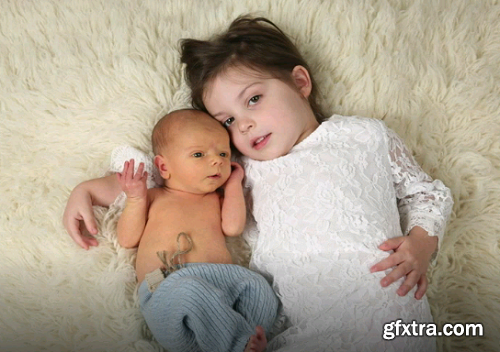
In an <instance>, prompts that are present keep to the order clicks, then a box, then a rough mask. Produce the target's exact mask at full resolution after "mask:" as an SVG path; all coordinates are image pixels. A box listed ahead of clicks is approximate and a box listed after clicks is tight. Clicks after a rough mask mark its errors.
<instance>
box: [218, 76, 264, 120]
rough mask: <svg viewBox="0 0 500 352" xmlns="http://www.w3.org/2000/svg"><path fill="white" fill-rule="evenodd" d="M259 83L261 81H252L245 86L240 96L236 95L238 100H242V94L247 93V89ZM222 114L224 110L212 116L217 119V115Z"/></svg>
mask: <svg viewBox="0 0 500 352" xmlns="http://www.w3.org/2000/svg"><path fill="white" fill-rule="evenodd" d="M257 84H260V82H253V83H250V84H249V85H247V86H246V87H245V88H243V90H242V91H241V92H240V94H238V96H237V97H236V100H241V98H242V96H243V95H244V94H245V92H246V91H247V89H249V88H251V87H252V86H255V85H257ZM220 115H224V112H218V113H217V114H213V115H212V117H213V118H215V119H217V117H218V116H220Z"/></svg>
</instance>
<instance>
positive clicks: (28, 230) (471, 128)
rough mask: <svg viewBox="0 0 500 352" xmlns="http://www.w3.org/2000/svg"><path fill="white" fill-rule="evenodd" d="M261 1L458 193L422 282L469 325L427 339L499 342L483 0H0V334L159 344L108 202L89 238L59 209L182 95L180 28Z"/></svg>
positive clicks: (493, 53)
mask: <svg viewBox="0 0 500 352" xmlns="http://www.w3.org/2000/svg"><path fill="white" fill-rule="evenodd" d="M248 12H253V13H257V14H260V15H264V16H267V17H269V18H270V19H271V20H273V21H275V22H276V23H277V24H278V25H279V26H281V27H282V29H283V30H285V31H286V32H287V33H289V34H290V35H291V36H292V37H293V39H294V41H295V42H296V43H297V44H298V46H299V48H300V49H301V50H302V52H303V54H304V56H305V57H306V58H307V59H308V60H309V62H310V64H311V66H312V70H313V72H314V74H315V75H316V78H317V81H318V85H319V86H320V90H321V91H322V92H323V97H324V105H325V108H326V110H327V111H328V112H329V113H333V112H336V113H341V114H358V115H363V116H370V117H374V118H381V119H384V120H385V121H386V123H387V124H388V125H389V126H390V127H391V128H393V129H395V130H396V131H397V132H398V133H399V134H400V135H401V136H402V137H403V138H404V139H405V141H406V142H407V144H408V145H409V147H410V148H411V149H412V150H413V151H414V153H415V155H416V158H417V160H418V161H419V162H420V163H421V164H422V166H423V168H424V169H425V170H426V171H427V172H428V173H429V174H430V175H432V176H433V177H436V178H440V179H441V180H442V181H444V183H445V184H446V185H448V186H449V187H450V188H451V190H452V192H453V196H454V199H455V206H454V208H453V214H452V219H451V221H450V223H449V226H448V230H447V234H446V238H445V240H444V242H443V245H442V250H441V252H440V254H439V257H438V262H437V265H436V266H435V267H433V268H432V271H431V285H430V288H429V290H428V295H429V299H430V302H431V305H432V311H433V314H434V317H435V320H436V322H438V323H439V324H444V323H445V322H451V323H466V322H475V323H476V322H480V323H483V324H484V328H485V336H484V337H465V336H462V337H446V338H445V337H441V338H439V339H438V348H439V350H440V351H498V350H500V347H499V337H498V336H500V242H499V240H500V20H499V18H500V3H499V1H498V0H484V1H470V0H456V1H453V0H436V1H429V0H420V1H397V0H380V1H376V0H367V1H352V0H335V1H319V0H318V1H314V0H309V1H299V0H289V1H271V0H242V1H240V0H234V1H217V0H206V1H205V0H204V1H195V0H175V1H174V0H170V1H163V0H144V1H143V0H67V1H58V0H39V1H19V0H2V1H1V2H0V141H1V142H0V251H1V255H0V273H1V275H0V307H1V310H0V351H153V350H160V348H159V346H158V345H157V344H156V343H155V342H152V341H151V339H150V336H149V335H148V333H147V330H146V329H145V328H144V323H143V321H142V318H141V315H140V313H139V311H138V305H137V302H136V299H135V296H134V280H135V278H134V270H133V266H132V260H133V255H134V252H133V250H125V249H122V248H119V246H118V245H117V242H116V240H115V237H114V236H115V223H116V211H114V210H111V211H106V210H105V209H102V208H101V209H96V212H97V214H98V217H99V219H100V223H101V225H102V229H101V232H100V235H99V241H100V246H99V247H98V248H94V249H92V250H90V251H85V250H83V249H81V248H80V247H78V246H77V245H76V244H75V243H73V241H72V240H71V239H70V237H69V236H68V235H67V234H66V232H65V230H64V228H63V226H62V223H61V218H62V214H63V210H64V207H65V204H66V201H67V198H68V196H69V194H70V191H71V190H72V189H73V187H75V186H76V185H77V184H78V183H80V182H81V181H84V180H87V179H89V178H95V177H98V176H101V175H103V174H104V173H105V172H106V168H107V165H108V163H109V156H110V153H111V150H112V149H113V148H114V147H116V146H118V145H121V144H129V145H133V146H135V147H138V148H140V149H142V150H144V151H149V150H150V146H149V135H150V132H151V129H152V127H153V125H154V123H155V122H156V119H157V118H158V116H159V114H160V113H161V112H162V111H163V112H164V111H168V110H171V109H174V108H180V107H185V106H187V105H188V104H189V99H188V97H189V95H188V90H187V88H186V86H185V84H184V82H183V75H182V68H181V65H180V63H179V54H178V40H179V39H180V38H183V37H196V38H206V37H207V36H208V35H209V34H211V33H215V32H218V31H220V30H221V29H223V28H225V27H226V26H227V25H228V24H229V22H230V21H231V20H232V19H234V18H235V17H236V16H238V15H240V14H243V13H248Z"/></svg>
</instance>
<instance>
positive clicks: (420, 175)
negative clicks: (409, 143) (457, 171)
mask: <svg viewBox="0 0 500 352" xmlns="http://www.w3.org/2000/svg"><path fill="white" fill-rule="evenodd" d="M387 137H388V146H389V157H390V163H391V169H392V176H393V181H394V188H395V190H396V197H397V199H398V209H399V214H400V218H401V227H402V230H403V234H404V235H407V236H404V237H397V238H391V239H389V240H387V241H385V242H384V243H382V244H381V245H380V246H379V248H380V249H382V250H384V251H390V250H394V251H395V252H394V253H392V254H391V255H390V256H389V257H388V258H386V259H384V260H382V261H381V262H379V263H377V264H376V265H374V266H373V267H372V268H371V271H372V272H374V271H382V270H386V269H389V268H391V267H393V266H396V268H395V269H394V270H392V271H391V272H390V273H389V274H388V275H387V276H386V277H384V278H383V279H382V281H381V285H382V286H383V287H386V286H388V285H390V284H392V283H393V282H394V281H396V280H398V279H399V278H401V277H404V276H406V279H405V281H404V283H403V284H402V285H401V287H399V289H398V291H397V293H398V294H399V295H400V296H404V295H406V294H407V293H408V292H409V291H410V290H411V289H412V288H413V287H414V286H415V285H418V290H417V292H416V293H415V297H416V298H417V299H420V298H422V297H423V295H424V293H425V291H426V289H427V277H426V273H427V269H428V267H429V263H430V259H431V258H432V256H433V254H434V253H435V251H436V250H437V248H438V247H439V244H440V242H441V239H442V237H443V234H444V230H445V227H446V222H447V221H448V218H449V216H450V213H451V208H452V206H453V199H452V197H451V192H450V190H449V189H448V188H447V187H446V186H445V185H444V184H443V183H442V182H441V181H439V180H432V179H431V177H429V175H427V174H426V173H425V172H424V171H423V170H422V168H421V167H420V166H419V165H418V164H417V163H416V161H415V159H414V158H413V156H412V155H411V153H410V151H409V150H408V148H406V146H405V144H404V142H403V141H402V140H401V138H400V137H399V136H398V135H397V134H396V133H394V132H393V131H391V130H389V129H387Z"/></svg>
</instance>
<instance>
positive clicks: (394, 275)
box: [370, 226, 437, 299]
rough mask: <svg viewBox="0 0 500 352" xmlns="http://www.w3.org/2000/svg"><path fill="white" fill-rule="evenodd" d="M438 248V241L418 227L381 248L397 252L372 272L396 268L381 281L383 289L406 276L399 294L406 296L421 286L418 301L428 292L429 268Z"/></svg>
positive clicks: (417, 295)
mask: <svg viewBox="0 0 500 352" xmlns="http://www.w3.org/2000/svg"><path fill="white" fill-rule="evenodd" d="M436 247H437V238H436V237H431V236H429V235H428V234H427V231H425V230H424V229H422V228H420V227H418V226H416V227H414V228H413V229H412V230H411V231H410V234H409V235H408V236H401V237H395V238H391V239H389V240H387V241H385V242H384V243H382V244H381V245H380V246H379V248H380V249H381V250H383V251H390V250H394V253H392V254H391V255H390V256H389V257H387V258H385V259H384V260H382V261H380V262H379V263H377V264H375V265H374V266H372V267H371V269H370V271H371V272H375V271H383V270H386V269H389V268H391V267H393V266H396V268H394V269H393V270H392V271H391V272H390V273H389V274H388V275H387V276H385V277H384V278H383V279H382V280H381V281H380V284H381V285H382V287H387V286H389V285H390V284H392V283H393V282H394V281H397V280H398V279H400V278H402V277H403V276H405V275H406V279H405V281H404V282H403V284H402V285H401V286H400V287H399V289H398V290H397V294H398V295H400V296H406V294H407V293H408V292H409V291H410V290H411V289H412V288H413V287H414V286H415V285H417V286H418V289H417V291H416V292H415V298H416V299H421V298H422V297H423V296H424V294H425V291H426V290H427V285H428V282H427V275H426V273H427V268H428V267H429V263H430V260H431V257H432V254H433V253H434V251H435V249H436Z"/></svg>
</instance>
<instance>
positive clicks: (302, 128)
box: [65, 18, 452, 351]
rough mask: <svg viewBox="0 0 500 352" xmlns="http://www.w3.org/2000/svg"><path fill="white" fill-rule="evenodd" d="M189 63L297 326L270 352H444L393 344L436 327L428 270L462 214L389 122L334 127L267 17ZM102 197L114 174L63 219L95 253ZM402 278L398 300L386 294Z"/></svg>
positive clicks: (257, 252) (196, 45)
mask: <svg viewBox="0 0 500 352" xmlns="http://www.w3.org/2000/svg"><path fill="white" fill-rule="evenodd" d="M182 61H183V62H184V63H185V64H186V73H187V79H188V84H189V86H190V88H191V89H192V99H193V106H194V107H195V108H198V109H201V110H204V111H207V112H208V113H210V114H211V115H212V116H213V117H214V118H216V119H217V120H218V121H220V122H221V123H222V124H223V125H224V126H225V127H226V128H227V129H228V131H229V133H230V136H231V140H232V142H233V145H234V146H235V147H236V148H237V149H238V151H239V152H241V154H242V157H241V162H242V163H243V164H244V166H245V170H246V187H247V189H248V190H249V200H250V210H251V212H252V214H253V217H254V219H255V222H254V224H253V226H252V224H250V226H249V229H248V231H247V232H246V234H244V236H245V237H246V239H247V241H248V242H249V244H250V247H251V249H252V258H251V262H250V267H251V268H252V269H253V270H256V271H258V272H260V273H262V274H263V275H265V276H267V277H268V278H269V279H270V280H272V282H273V288H274V290H275V291H276V293H277V294H278V296H279V298H280V299H281V301H282V304H283V311H284V313H285V315H286V317H287V318H288V326H287V329H286V330H285V331H283V332H282V333H281V334H279V335H277V336H276V337H275V338H274V339H273V340H272V341H270V343H269V345H268V350H272V351H278V350H279V351H332V350H333V351H354V350H363V351H391V350H394V351H399V350H404V351H434V350H435V341H434V339H433V338H429V337H413V336H408V335H405V336H400V337H396V338H395V339H393V340H390V341H386V340H384V339H383V333H384V325H385V324H389V323H391V322H392V321H395V320H398V319H401V320H402V321H403V322H404V323H412V321H416V322H417V323H429V322H432V316H431V314H430V310H429V305H428V302H427V299H426V298H425V296H424V293H425V291H426V288H427V279H426V276H425V273H426V271H427V268H428V263H429V260H430V259H431V256H432V254H433V253H434V252H435V250H436V249H437V246H438V239H440V238H441V237H442V235H443V233H444V228H445V224H446V221H447V218H448V216H449V214H450V211H451V206H452V199H451V196H450V192H449V190H448V189H447V188H446V187H445V186H444V185H443V184H442V182H440V181H438V180H435V181H432V179H431V178H430V177H429V176H428V175H426V174H425V173H424V172H423V171H422V169H421V168H420V167H419V166H418V165H417V164H416V163H415V161H414V159H413V157H412V156H411V153H410V152H409V151H408V149H407V148H406V147H405V145H404V143H403V141H402V140H401V139H400V138H399V137H398V136H397V135H396V134H395V133H394V132H392V131H391V130H389V129H388V128H387V127H386V126H385V125H384V123H383V122H381V121H379V120H375V119H366V118H359V117H344V116H339V115H333V116H332V117H330V118H329V119H325V118H324V116H325V115H324V114H323V113H322V112H321V110H320V108H319V104H318V103H317V100H316V94H317V93H316V90H315V89H316V86H315V84H314V80H313V78H312V76H311V72H310V69H309V67H308V65H307V63H306V62H305V61H304V59H303V58H302V57H301V55H300V54H299V52H298V50H297V49H296V48H295V46H294V45H293V44H292V43H291V41H290V40H289V39H288V38H287V37H286V35H284V34H283V32H282V31H281V30H279V29H278V28H277V27H276V26H275V25H274V24H272V23H271V22H270V21H268V20H266V19H262V18H256V19H252V18H239V19H237V20H235V21H234V22H233V23H232V24H231V25H230V27H229V29H228V30H227V31H226V32H224V33H222V34H221V35H219V36H217V37H215V38H213V39H211V40H208V41H200V40H192V39H190V40H185V41H184V42H183V45H182ZM117 171H118V170H117ZM99 190H101V191H102V192H101V193H100V196H99V202H100V203H101V204H103V205H106V204H110V203H111V202H112V201H113V200H114V198H115V197H116V195H117V194H118V193H119V190H117V188H116V184H115V181H113V180H112V179H111V178H109V177H108V178H103V179H97V180H92V181H87V182H85V183H83V184H81V185H79V186H77V188H76V189H75V190H74V191H73V193H72V195H71V197H70V200H69V202H68V206H67V209H66V213H65V224H66V228H67V229H68V232H70V234H71V235H72V237H73V238H74V239H75V241H77V242H78V243H80V244H81V245H82V246H83V247H85V248H88V246H89V245H96V242H94V241H95V240H82V236H81V235H80V233H79V232H78V229H77V223H78V220H79V219H83V220H84V221H85V224H86V225H87V227H90V229H91V230H92V229H93V230H94V231H93V233H96V229H95V223H94V222H93V217H92V216H91V206H90V205H91V204H92V201H93V202H94V204H95V203H97V204H99V202H97V201H96V200H95V199H93V198H92V196H93V195H95V192H99ZM91 232H92V231H91ZM392 250H394V252H392ZM395 281H397V282H398V283H399V285H400V286H399V288H398V291H397V292H395V291H394V290H392V289H384V288H381V285H382V286H383V287H385V286H388V285H390V284H391V283H393V282H395ZM415 285H417V287H415ZM417 288H418V289H417ZM410 291H411V292H412V293H413V296H414V297H415V298H417V299H415V298H414V297H413V296H410V295H407V293H408V292H410Z"/></svg>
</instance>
